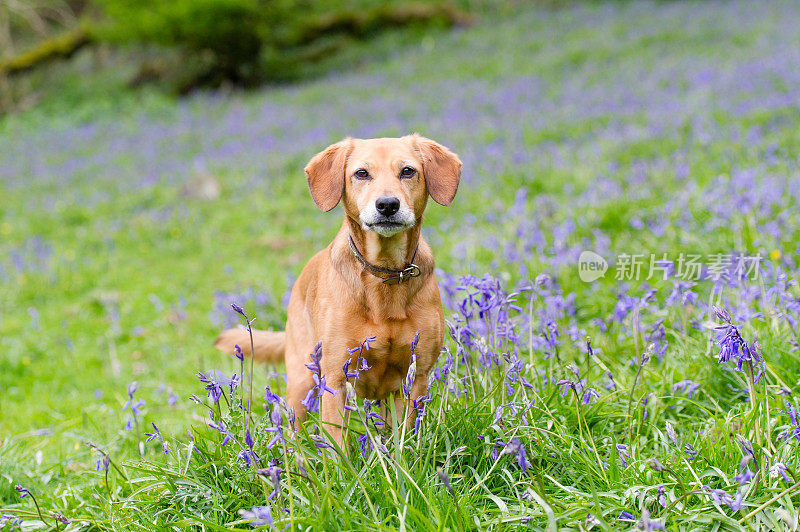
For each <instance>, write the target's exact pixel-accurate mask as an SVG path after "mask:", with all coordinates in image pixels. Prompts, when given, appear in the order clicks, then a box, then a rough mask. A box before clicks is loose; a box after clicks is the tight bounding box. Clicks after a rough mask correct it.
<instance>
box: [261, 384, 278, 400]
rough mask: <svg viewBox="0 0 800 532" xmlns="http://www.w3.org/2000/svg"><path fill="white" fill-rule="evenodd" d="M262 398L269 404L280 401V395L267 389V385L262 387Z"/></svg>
mask: <svg viewBox="0 0 800 532" xmlns="http://www.w3.org/2000/svg"><path fill="white" fill-rule="evenodd" d="M264 400H265V401H266V402H267V403H269V404H276V403H280V402H281V396H280V395H278V394H276V393H274V392H273V391H272V390H270V389H269V386H265V387H264Z"/></svg>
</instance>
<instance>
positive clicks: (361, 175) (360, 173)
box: [355, 168, 369, 179]
mask: <svg viewBox="0 0 800 532" xmlns="http://www.w3.org/2000/svg"><path fill="white" fill-rule="evenodd" d="M355 176H356V179H369V172H367V171H366V170H364V169H363V168H359V169H358V170H356V173H355Z"/></svg>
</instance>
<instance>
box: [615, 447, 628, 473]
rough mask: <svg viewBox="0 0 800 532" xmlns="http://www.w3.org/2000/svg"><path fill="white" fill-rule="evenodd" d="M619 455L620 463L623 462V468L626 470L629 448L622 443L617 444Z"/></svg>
mask: <svg viewBox="0 0 800 532" xmlns="http://www.w3.org/2000/svg"><path fill="white" fill-rule="evenodd" d="M617 454H618V456H619V461H620V462H622V468H623V469H625V468H626V467H628V460H627V458H628V457H629V455H628V446H627V445H624V444H622V443H618V444H617Z"/></svg>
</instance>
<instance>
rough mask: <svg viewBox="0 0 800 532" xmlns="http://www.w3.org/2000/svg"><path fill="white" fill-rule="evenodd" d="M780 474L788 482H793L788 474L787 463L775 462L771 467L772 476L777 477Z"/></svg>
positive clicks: (770, 473) (770, 474)
mask: <svg viewBox="0 0 800 532" xmlns="http://www.w3.org/2000/svg"><path fill="white" fill-rule="evenodd" d="M778 475H780V476H782V477H783V480H785V481H786V482H791V480H790V479H789V475H787V474H786V465H785V464H783V463H781V462H775V463H774V464H773V465H772V467H770V468H769V476H770V478H777V477H778Z"/></svg>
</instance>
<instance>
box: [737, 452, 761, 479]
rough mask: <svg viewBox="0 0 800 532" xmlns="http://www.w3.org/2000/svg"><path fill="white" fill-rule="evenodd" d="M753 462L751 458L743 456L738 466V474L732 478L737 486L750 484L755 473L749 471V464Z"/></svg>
mask: <svg viewBox="0 0 800 532" xmlns="http://www.w3.org/2000/svg"><path fill="white" fill-rule="evenodd" d="M752 460H753V457H752V456H750V455H745V456H744V457H743V458H742V461H741V463H740V464H739V473H737V474H736V475H734V476H733V479H734V480H735V481H736V482H738V483H739V485H744V484H747V483H748V482H750V480H752V478H753V477H754V476H756V474H755V473H753V471H752V470H751V469H750V462H751V461H752Z"/></svg>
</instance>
